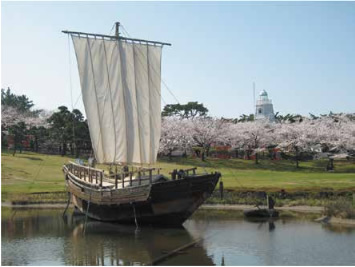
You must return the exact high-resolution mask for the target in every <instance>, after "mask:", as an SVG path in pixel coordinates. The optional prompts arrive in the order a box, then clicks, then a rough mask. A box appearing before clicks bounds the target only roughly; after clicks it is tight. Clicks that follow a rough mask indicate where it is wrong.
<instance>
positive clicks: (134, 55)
mask: <svg viewBox="0 0 355 267" xmlns="http://www.w3.org/2000/svg"><path fill="white" fill-rule="evenodd" d="M133 69H134V91H135V93H136V111H137V122H138V140H139V158H140V161H141V162H142V142H141V130H140V128H141V127H140V126H141V125H140V121H141V120H140V116H139V110H138V97H137V75H136V74H137V73H136V46H135V45H133Z"/></svg>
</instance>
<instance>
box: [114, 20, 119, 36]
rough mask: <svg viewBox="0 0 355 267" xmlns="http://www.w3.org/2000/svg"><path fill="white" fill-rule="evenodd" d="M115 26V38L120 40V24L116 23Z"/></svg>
mask: <svg viewBox="0 0 355 267" xmlns="http://www.w3.org/2000/svg"><path fill="white" fill-rule="evenodd" d="M115 26H116V30H115V36H116V37H117V39H119V38H120V23H119V22H115Z"/></svg>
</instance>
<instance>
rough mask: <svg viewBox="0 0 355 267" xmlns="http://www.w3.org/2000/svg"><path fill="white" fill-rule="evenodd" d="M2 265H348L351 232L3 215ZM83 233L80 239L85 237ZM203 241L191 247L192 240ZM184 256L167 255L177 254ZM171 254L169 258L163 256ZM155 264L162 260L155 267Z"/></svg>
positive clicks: (229, 216)
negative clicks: (172, 225)
mask: <svg viewBox="0 0 355 267" xmlns="http://www.w3.org/2000/svg"><path fill="white" fill-rule="evenodd" d="M1 224H2V230H1V231H2V244H1V252H2V253H1V256H2V259H1V263H2V265H147V264H152V263H159V264H161V265H351V264H353V263H354V262H355V255H354V253H353V245H354V240H355V230H354V228H344V227H334V226H333V227H328V226H322V225H320V224H318V223H314V222H312V220H311V219H309V218H303V219H300V218H298V219H295V218H289V219H278V220H266V221H264V220H262V221H260V220H256V221H255V220H245V219H243V217H241V214H240V213H236V212H235V211H233V212H213V211H199V212H197V213H196V214H195V215H194V216H193V218H192V219H191V220H188V221H187V222H186V223H185V224H184V227H181V228H179V229H171V228H153V227H140V228H139V230H138V231H137V230H136V227H135V226H128V225H119V224H113V223H102V222H98V221H92V220H88V221H87V222H86V223H85V217H84V216H72V215H71V214H70V213H69V215H68V217H66V219H65V220H63V218H62V210H61V209H54V210H44V209H42V210H38V209H37V210H34V209H32V210H31V209H9V208H2V219H1ZM84 229H85V233H84ZM196 240H200V241H199V242H198V243H196V244H194V241H196ZM186 244H192V245H191V246H188V247H187V248H186V249H182V250H179V251H176V253H171V252H172V251H174V250H176V249H177V248H181V247H184V246H185V245H186ZM167 255H171V257H166V256H167ZM157 259H160V260H161V261H159V262H157Z"/></svg>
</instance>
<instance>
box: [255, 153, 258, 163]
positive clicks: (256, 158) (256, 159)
mask: <svg viewBox="0 0 355 267" xmlns="http://www.w3.org/2000/svg"><path fill="white" fill-rule="evenodd" d="M255 164H259V161H258V153H255Z"/></svg>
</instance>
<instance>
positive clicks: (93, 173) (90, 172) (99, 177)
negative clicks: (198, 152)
mask: <svg viewBox="0 0 355 267" xmlns="http://www.w3.org/2000/svg"><path fill="white" fill-rule="evenodd" d="M66 167H67V169H68V171H69V172H70V173H72V174H73V175H74V176H75V177H77V178H79V179H80V180H82V181H85V182H86V183H91V184H95V185H98V186H99V187H105V186H110V185H105V184H104V182H106V183H109V184H111V185H114V187H115V188H116V189H117V188H125V186H132V185H133V183H134V182H136V183H137V184H138V185H142V182H143V181H147V180H148V181H149V184H152V183H153V175H156V174H157V175H159V174H160V170H161V168H137V169H135V170H133V169H132V170H131V171H129V170H121V171H117V168H116V171H115V173H112V172H111V173H110V174H107V175H105V171H104V170H101V169H96V168H93V167H89V166H84V165H80V164H77V163H74V162H69V164H67V165H66ZM196 169H197V168H196V167H195V168H190V169H181V170H179V171H178V170H177V169H175V170H174V171H173V172H170V173H169V174H170V175H171V178H172V180H176V179H182V178H185V177H186V176H189V175H190V172H192V175H196ZM153 172H155V174H154V173H153ZM135 174H136V175H137V177H136V178H134V175H135ZM127 177H128V178H129V179H128V180H127Z"/></svg>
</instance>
